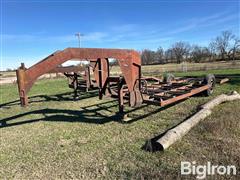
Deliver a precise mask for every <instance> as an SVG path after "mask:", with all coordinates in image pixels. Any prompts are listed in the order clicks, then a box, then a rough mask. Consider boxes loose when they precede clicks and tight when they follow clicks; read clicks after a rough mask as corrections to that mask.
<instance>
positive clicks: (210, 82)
mask: <svg viewBox="0 0 240 180" xmlns="http://www.w3.org/2000/svg"><path fill="white" fill-rule="evenodd" d="M203 83H204V84H205V85H207V84H208V85H210V86H211V87H210V88H209V89H207V90H206V91H204V92H203V93H204V95H205V96H210V95H211V94H212V93H213V89H214V87H215V84H216V78H215V76H214V75H213V74H208V75H206V77H205V78H204V80H203Z"/></svg>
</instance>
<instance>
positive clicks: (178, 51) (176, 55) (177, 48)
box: [141, 31, 240, 64]
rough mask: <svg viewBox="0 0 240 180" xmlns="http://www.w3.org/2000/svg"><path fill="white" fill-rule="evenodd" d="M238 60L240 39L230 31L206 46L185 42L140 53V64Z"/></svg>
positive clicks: (224, 32)
mask: <svg viewBox="0 0 240 180" xmlns="http://www.w3.org/2000/svg"><path fill="white" fill-rule="evenodd" d="M237 58H240V39H239V37H238V36H236V35H235V34H233V33H232V32H231V31H223V32H222V33H221V34H220V35H219V36H217V37H216V38H214V39H213V40H212V41H211V42H210V43H209V45H208V46H200V45H197V44H193V45H190V43H188V42H185V41H179V42H175V43H174V44H172V46H171V47H170V48H168V49H166V50H164V49H163V48H162V47H159V48H158V49H157V50H156V51H152V50H149V49H144V50H143V51H142V52H141V59H142V64H165V63H181V62H183V61H189V62H196V63H199V62H207V61H216V60H235V59H237Z"/></svg>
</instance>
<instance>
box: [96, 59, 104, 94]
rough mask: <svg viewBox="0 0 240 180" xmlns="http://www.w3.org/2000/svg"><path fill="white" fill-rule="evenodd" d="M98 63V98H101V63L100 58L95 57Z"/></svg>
mask: <svg viewBox="0 0 240 180" xmlns="http://www.w3.org/2000/svg"><path fill="white" fill-rule="evenodd" d="M97 63H98V83H99V84H98V85H99V99H102V97H103V94H102V63H101V59H100V58H99V59H97Z"/></svg>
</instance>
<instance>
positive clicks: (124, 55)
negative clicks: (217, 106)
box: [17, 48, 141, 106]
mask: <svg viewBox="0 0 240 180" xmlns="http://www.w3.org/2000/svg"><path fill="white" fill-rule="evenodd" d="M108 58H115V59H117V61H118V63H119V66H120V69H121V72H122V74H123V77H124V79H125V82H126V84H127V87H128V90H129V92H130V97H131V98H130V99H131V100H130V104H131V105H132V106H134V105H135V104H136V99H135V98H134V97H133V96H135V95H136V93H137V92H135V90H134V87H135V83H136V81H137V79H139V78H140V77H141V74H140V72H141V70H140V68H141V59H140V55H139V53H138V52H136V51H134V50H128V49H98V48H67V49H64V50H63V51H57V52H55V53H53V54H51V55H50V56H48V57H47V58H45V59H44V60H42V61H40V62H38V63H37V64H35V65H33V66H32V67H30V68H28V69H26V68H25V67H24V68H23V67H20V68H19V69H18V70H17V79H18V88H19V96H20V100H21V105H23V106H25V105H27V104H28V99H27V93H28V92H29V90H30V89H31V87H32V85H33V84H34V82H35V81H36V80H37V78H38V77H39V76H41V75H43V74H45V73H48V72H51V71H54V69H55V70H56V68H57V67H58V66H59V65H60V64H62V63H64V62H66V61H68V60H71V59H78V60H79V61H81V60H89V61H90V64H91V65H93V71H94V77H95V78H96V81H97V84H98V85H99V89H100V90H101V88H102V87H103V86H104V84H105V82H106V79H107V77H108V76H109V69H108V68H109V66H108V63H109V62H108Z"/></svg>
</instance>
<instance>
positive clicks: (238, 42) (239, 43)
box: [227, 37, 240, 60]
mask: <svg viewBox="0 0 240 180" xmlns="http://www.w3.org/2000/svg"><path fill="white" fill-rule="evenodd" d="M239 49H240V39H239V38H238V37H234V39H233V43H232V47H231V48H230V49H229V51H228V52H227V56H228V59H229V60H230V59H232V60H235V56H236V52H237V51H238V50H239Z"/></svg>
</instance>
